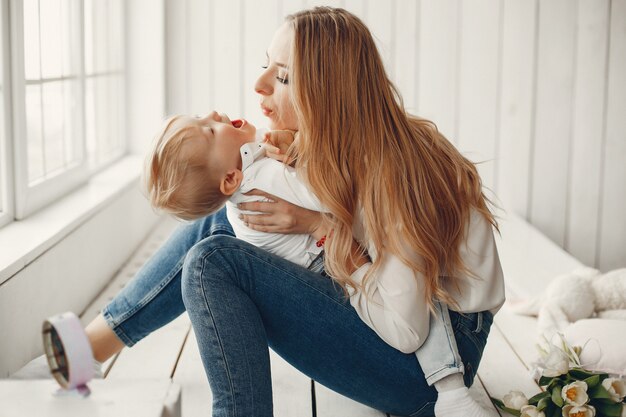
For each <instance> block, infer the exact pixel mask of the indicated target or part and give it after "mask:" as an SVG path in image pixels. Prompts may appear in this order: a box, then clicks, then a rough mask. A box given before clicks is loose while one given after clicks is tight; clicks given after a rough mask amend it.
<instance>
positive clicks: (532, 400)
mask: <svg viewBox="0 0 626 417" xmlns="http://www.w3.org/2000/svg"><path fill="white" fill-rule="evenodd" d="M549 396H550V393H549V392H548V391H542V392H540V393H539V394H537V395H533V396H532V397H530V398H529V399H528V404H530V405H535V404H537V403H538V402H539V401H541V400H542V399H543V398H546V397H549Z"/></svg>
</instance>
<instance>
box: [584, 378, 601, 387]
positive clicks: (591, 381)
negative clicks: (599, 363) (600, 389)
mask: <svg viewBox="0 0 626 417" xmlns="http://www.w3.org/2000/svg"><path fill="white" fill-rule="evenodd" d="M585 382H586V383H587V387H589V388H595V387H597V386H598V385H600V375H594V376H590V377H589V378H586V379H585Z"/></svg>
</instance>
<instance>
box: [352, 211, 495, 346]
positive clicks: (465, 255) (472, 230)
mask: <svg viewBox="0 0 626 417" xmlns="http://www.w3.org/2000/svg"><path fill="white" fill-rule="evenodd" d="M353 234H354V237H355V239H356V240H357V241H358V242H359V244H360V245H361V246H363V247H364V248H366V249H367V251H368V254H369V256H370V258H371V259H372V260H376V256H377V254H376V251H375V249H374V247H373V245H372V242H370V241H369V240H368V239H367V237H366V235H365V231H364V229H363V225H362V224H361V223H357V224H355V225H354V227H353ZM466 236H467V239H466V242H465V244H464V245H462V246H461V248H460V251H461V257H462V259H463V261H464V262H465V265H466V266H467V268H468V269H469V270H470V271H472V272H473V273H474V274H475V275H476V277H469V276H463V277H461V278H462V279H461V285H460V291H458V292H457V291H456V290H455V289H453V288H448V290H449V291H450V292H451V294H453V296H454V299H455V300H456V301H457V303H458V304H459V311H460V312H463V313H473V312H479V311H485V310H490V311H492V312H493V313H495V312H496V311H497V310H498V309H499V308H500V307H501V306H502V304H503V303H504V279H503V275H502V268H501V266H500V259H499V257H498V251H497V249H496V244H495V240H494V236H493V230H492V226H491V225H490V224H489V223H488V222H487V221H486V220H485V219H484V218H483V217H482V215H480V214H479V213H478V212H476V211H472V214H471V218H470V224H469V227H468V228H467V233H466ZM371 266H372V264H371V263H367V264H365V265H363V266H361V267H360V268H359V269H358V270H357V271H355V272H354V273H353V274H352V279H353V280H354V281H355V282H357V283H361V281H362V280H363V277H364V276H365V274H366V272H367V271H368V270H369V268H370V267H371ZM416 278H417V279H416ZM424 289H425V283H424V280H423V279H422V277H421V276H419V275H418V276H417V277H416V276H415V273H414V272H413V270H412V269H411V268H409V267H408V266H407V265H405V264H404V263H403V262H402V261H401V260H400V259H399V258H398V257H396V256H392V255H387V256H386V259H385V260H384V262H383V265H382V266H381V268H380V269H379V270H378V271H377V273H376V274H375V275H374V276H372V277H370V278H369V279H368V284H367V288H365V292H366V293H367V294H368V295H369V299H367V298H366V297H365V294H364V293H363V292H359V291H355V290H354V289H350V290H349V293H350V303H351V304H352V306H353V307H354V308H355V309H356V311H357V313H358V314H359V317H360V318H361V319H362V320H363V321H364V322H365V323H366V324H367V325H368V326H369V327H370V328H371V329H372V330H374V331H375V332H376V333H377V334H378V336H380V338H381V339H383V340H384V341H385V342H387V343H388V344H389V345H391V346H393V347H394V348H396V349H398V350H399V351H401V352H403V353H412V352H415V351H416V350H417V349H418V348H419V347H420V346H421V345H422V343H424V341H425V340H426V338H427V337H428V330H429V324H428V323H429V316H430V312H429V310H428V305H427V303H426V301H425V298H424Z"/></svg>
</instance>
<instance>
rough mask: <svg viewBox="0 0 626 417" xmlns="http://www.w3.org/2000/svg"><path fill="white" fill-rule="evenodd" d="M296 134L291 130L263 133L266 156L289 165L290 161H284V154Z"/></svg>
mask: <svg viewBox="0 0 626 417" xmlns="http://www.w3.org/2000/svg"><path fill="white" fill-rule="evenodd" d="M296 133H297V132H296V131H293V130H271V131H269V132H267V133H265V137H264V138H263V142H265V152H266V154H267V156H269V157H270V158H272V159H275V160H277V161H280V162H282V163H284V164H290V163H291V161H288V160H286V155H285V154H286V153H287V149H289V146H291V144H292V143H293V141H294V140H295V137H296Z"/></svg>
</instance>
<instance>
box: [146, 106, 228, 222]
mask: <svg viewBox="0 0 626 417" xmlns="http://www.w3.org/2000/svg"><path fill="white" fill-rule="evenodd" d="M181 117H182V116H180V115H176V116H172V117H170V118H169V119H167V120H166V121H165V123H164V127H163V129H162V130H161V132H160V133H159V134H158V135H157V137H156V138H155V140H154V145H153V148H152V151H151V152H150V153H149V154H148V156H147V158H146V161H145V166H144V171H143V184H144V188H145V191H146V193H147V197H148V199H149V200H150V204H151V205H152V207H154V208H156V209H160V210H163V211H165V212H168V213H170V214H172V215H174V216H175V217H177V218H179V219H182V220H194V219H197V218H200V217H204V216H207V215H209V214H211V213H214V212H216V211H217V210H219V209H220V208H221V207H222V206H223V205H224V203H225V202H226V200H227V199H228V196H227V195H224V194H223V193H222V192H221V190H220V187H219V176H218V175H216V173H215V172H211V169H210V166H209V164H208V163H207V162H206V158H207V157H208V155H197V154H195V153H193V152H185V142H186V141H187V140H189V139H192V138H194V137H197V136H198V135H201V134H202V133H201V131H200V128H199V127H198V126H196V125H194V124H189V123H188V124H180V123H176V122H178V121H179V119H180V118H181Z"/></svg>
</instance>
